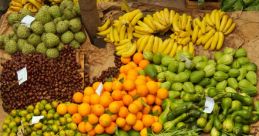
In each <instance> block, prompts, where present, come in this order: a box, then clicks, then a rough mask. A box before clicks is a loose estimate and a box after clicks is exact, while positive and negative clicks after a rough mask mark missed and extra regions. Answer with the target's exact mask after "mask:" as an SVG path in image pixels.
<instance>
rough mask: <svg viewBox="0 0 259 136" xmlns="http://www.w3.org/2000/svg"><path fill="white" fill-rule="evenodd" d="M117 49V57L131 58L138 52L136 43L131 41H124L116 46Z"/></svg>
mask: <svg viewBox="0 0 259 136" xmlns="http://www.w3.org/2000/svg"><path fill="white" fill-rule="evenodd" d="M115 49H116V55H118V56H122V57H130V56H132V55H133V54H134V53H135V52H136V50H137V45H136V42H132V41H131V40H130V39H124V40H121V41H120V42H119V43H116V44H115Z"/></svg>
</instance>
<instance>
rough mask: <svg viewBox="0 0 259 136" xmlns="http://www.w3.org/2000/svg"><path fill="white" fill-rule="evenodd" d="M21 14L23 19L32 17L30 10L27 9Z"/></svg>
mask: <svg viewBox="0 0 259 136" xmlns="http://www.w3.org/2000/svg"><path fill="white" fill-rule="evenodd" d="M20 13H21V19H22V18H24V17H25V16H27V15H30V16H32V13H31V11H30V10H28V9H26V8H23V9H22V10H21V11H20Z"/></svg>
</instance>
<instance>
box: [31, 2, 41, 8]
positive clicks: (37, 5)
mask: <svg viewBox="0 0 259 136" xmlns="http://www.w3.org/2000/svg"><path fill="white" fill-rule="evenodd" d="M28 2H30V3H31V4H33V5H34V6H35V7H37V9H40V7H41V4H40V3H39V2H38V1H36V0H28Z"/></svg>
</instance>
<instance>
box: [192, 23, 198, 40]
mask: <svg viewBox="0 0 259 136" xmlns="http://www.w3.org/2000/svg"><path fill="white" fill-rule="evenodd" d="M198 32H199V28H198V26H195V27H194V30H193V32H192V42H193V43H195V42H196V40H197V37H198Z"/></svg>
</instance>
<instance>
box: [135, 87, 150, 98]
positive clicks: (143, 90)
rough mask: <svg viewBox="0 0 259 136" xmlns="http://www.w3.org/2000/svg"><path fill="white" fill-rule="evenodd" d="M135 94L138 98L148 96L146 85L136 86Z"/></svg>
mask: <svg viewBox="0 0 259 136" xmlns="http://www.w3.org/2000/svg"><path fill="white" fill-rule="evenodd" d="M137 94H138V95H139V96H142V97H144V96H147V94H148V89H147V86H146V85H138V86H137Z"/></svg>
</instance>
